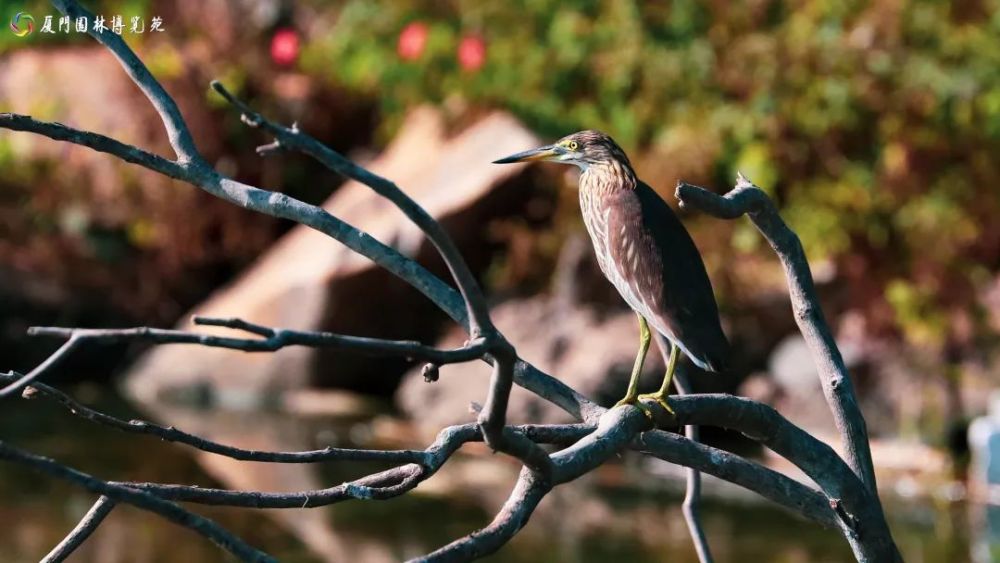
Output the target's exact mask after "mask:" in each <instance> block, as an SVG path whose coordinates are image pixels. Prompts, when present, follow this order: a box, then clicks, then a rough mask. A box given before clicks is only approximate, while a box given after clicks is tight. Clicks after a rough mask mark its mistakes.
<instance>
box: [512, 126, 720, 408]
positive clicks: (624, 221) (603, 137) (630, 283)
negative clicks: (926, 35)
mask: <svg viewBox="0 0 1000 563" xmlns="http://www.w3.org/2000/svg"><path fill="white" fill-rule="evenodd" d="M531 161H547V162H556V163H561V164H569V165H575V166H577V167H578V168H579V169H580V171H581V174H580V179H579V196H580V211H581V213H582V215H583V222H584V224H585V225H586V228H587V232H588V234H589V235H590V239H591V242H592V243H593V246H594V252H595V254H596V255H597V264H598V266H599V267H600V269H601V272H602V273H603V274H604V276H605V277H606V278H607V279H608V281H610V282H611V284H612V285H614V286H615V288H616V289H617V290H618V293H619V294H620V295H621V297H622V299H624V300H625V302H626V303H627V304H628V305H629V307H631V308H632V310H633V311H635V314H636V316H637V317H638V322H639V351H638V353H637V354H636V359H635V362H634V364H633V365H632V373H631V375H630V377H629V383H628V389H627V391H626V392H625V397H624V398H622V400H620V401H618V403H616V405H615V406H619V405H623V404H631V405H635V406H637V407H639V408H640V409H642V410H644V411H646V414H647V415H649V416H652V415H651V411H649V410H648V409H647V408H645V407H644V406H643V404H642V401H643V400H644V399H652V400H653V401H655V402H657V403H659V404H660V405H661V406H663V408H664V409H666V411H667V412H669V413H671V414H673V412H674V411H673V409H672V408H671V407H670V405H669V404H668V403H667V400H666V399H667V396H668V393H669V388H670V384H671V382H672V380H673V376H674V371H675V370H676V367H677V360H678V352H683V353H684V355H685V356H687V357H688V358H689V359H690V360H691V361H692V362H693V363H694V364H695V365H697V366H698V367H700V368H702V369H703V370H706V371H710V372H716V373H724V372H725V371H726V370H727V369H728V365H729V356H730V346H729V341H728V340H727V338H726V335H725V333H724V332H723V330H722V324H721V322H720V319H719V307H718V304H717V303H716V300H715V293H714V291H713V289H712V282H711V280H710V279H709V277H708V272H706V271H705V263H704V262H703V261H702V259H701V254H700V253H699V252H698V248H697V247H696V246H695V243H694V241H693V240H692V238H691V235H690V234H689V233H688V231H687V229H685V228H684V225H683V224H682V223H681V221H680V219H679V218H678V217H677V215H676V214H675V213H674V211H673V210H672V209H671V208H670V206H669V205H668V204H667V202H666V201H664V200H663V198H661V197H660V196H659V195H658V194H657V193H656V191H654V190H653V188H651V187H649V185H648V184H646V183H645V182H643V181H642V180H639V178H638V177H637V176H636V173H635V170H634V169H633V168H632V164H631V162H630V161H629V159H628V156H627V155H626V154H625V151H623V150H622V149H621V147H619V146H618V143H616V142H615V141H614V140H613V139H612V138H611V137H610V136H608V135H607V134H605V133H602V132H600V131H596V130H586V131H579V132H577V133H573V134H571V135H567V136H565V137H563V138H562V139H559V140H558V141H556V142H555V143H553V144H551V145H545V146H542V147H538V148H535V149H531V150H527V151H524V152H519V153H516V154H513V155H510V156H507V157H505V158H501V159H498V160H495V161H494V164H509V163H514V162H531ZM650 325H651V326H652V327H653V329H655V330H656V331H657V332H659V333H660V334H662V335H663V336H664V337H666V339H667V340H668V341H669V342H670V356H669V359H668V360H667V369H666V373H665V374H664V376H663V382H662V384H661V385H660V389H659V390H658V391H657V392H655V393H647V394H642V395H640V394H639V390H638V387H639V374H640V372H641V371H642V365H643V362H644V361H645V358H646V353H647V351H648V350H649V341H650V336H651V333H650V330H649V327H650Z"/></svg>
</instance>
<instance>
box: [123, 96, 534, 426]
mask: <svg viewBox="0 0 1000 563" xmlns="http://www.w3.org/2000/svg"><path fill="white" fill-rule="evenodd" d="M537 143H538V140H537V139H536V138H535V137H534V136H533V135H532V134H531V133H530V132H529V131H527V130H526V129H525V128H524V127H523V126H521V125H520V124H519V123H518V122H517V121H516V120H514V119H513V118H512V117H510V116H508V115H506V114H502V113H494V114H491V115H489V116H487V117H485V118H483V119H482V120H480V121H479V122H477V123H475V124H474V125H472V126H471V127H469V128H468V129H466V130H465V131H463V132H462V133H460V134H459V135H457V136H455V137H453V138H449V137H447V136H446V134H445V128H444V125H443V120H442V117H441V116H440V115H439V113H438V112H436V111H435V110H431V109H426V108H424V109H419V110H417V111H415V112H414V113H412V114H411V115H410V116H409V118H408V119H407V120H406V122H405V123H404V125H403V126H402V128H401V130H400V133H399V134H398V136H397V137H396V138H395V139H394V140H393V142H392V143H391V145H390V146H389V147H388V148H387V149H386V150H385V152H384V153H383V154H382V155H380V156H379V157H378V158H377V159H375V160H374V162H372V163H371V164H370V165H369V168H370V169H371V170H373V171H374V172H375V173H377V174H380V175H382V176H385V177H387V178H389V179H391V180H393V181H395V182H396V183H397V184H398V185H399V186H400V187H401V188H403V189H404V190H406V192H407V193H408V194H409V195H410V196H411V197H413V198H414V199H415V200H416V201H417V202H418V203H420V204H421V205H423V206H424V207H425V208H426V209H427V211H428V212H429V213H430V214H431V215H432V216H434V217H435V218H437V219H439V220H440V221H442V223H443V224H444V226H445V227H446V228H447V229H448V230H449V232H451V233H452V234H453V236H454V237H456V242H457V244H458V245H459V248H460V250H462V251H463V254H464V255H465V256H466V257H467V259H468V260H469V262H470V266H471V267H472V268H473V269H474V270H477V271H482V270H483V269H485V268H486V267H487V266H488V264H489V263H490V260H491V258H490V256H489V255H488V254H486V253H484V251H483V249H485V248H489V244H488V241H487V236H488V235H487V233H486V232H485V231H486V229H484V228H483V227H482V226H483V225H485V224H486V223H487V222H488V221H489V219H491V218H495V217H497V216H502V215H503V214H508V215H510V214H515V213H517V212H518V211H517V210H518V209H519V205H522V204H523V201H524V199H525V190H527V189H529V186H528V185H527V183H523V182H522V183H520V184H518V183H511V182H509V180H511V179H512V178H514V177H515V176H516V175H518V174H519V173H520V171H521V170H522V167H520V166H514V167H508V166H491V165H489V162H490V161H491V160H493V159H495V158H496V157H497V156H498V155H503V154H508V153H511V152H514V151H517V150H521V149H523V148H524V147H527V146H533V145H535V144H537ZM501 186H503V187H504V189H500V188H501ZM324 208H325V209H327V210H328V211H330V212H331V213H333V214H334V215H336V216H337V217H339V218H340V219H342V220H344V221H346V222H348V223H350V224H352V225H354V226H356V227H358V228H360V229H363V230H364V231H366V232H367V233H368V234H369V235H371V236H373V237H375V238H377V239H379V240H381V241H383V242H386V243H387V244H391V245H394V246H395V247H397V248H399V249H400V250H401V251H403V252H404V253H406V254H409V255H411V256H413V257H416V258H417V259H418V260H420V261H421V262H423V263H425V264H427V265H428V267H429V268H430V269H431V270H432V271H435V272H437V273H439V275H443V276H447V273H446V272H445V270H444V267H443V264H442V263H441V261H440V259H439V258H438V257H437V256H436V255H435V253H434V252H433V249H431V248H430V245H429V244H427V243H426V242H425V240H424V237H423V235H422V233H421V232H420V231H419V230H418V229H417V228H416V227H414V226H413V225H412V224H410V223H409V222H408V221H407V220H406V219H405V217H404V216H403V215H402V213H401V212H400V211H398V210H397V209H396V208H395V207H394V206H393V205H392V204H391V203H390V202H388V201H386V200H384V199H383V198H381V197H379V196H378V195H376V194H375V193H374V192H373V191H372V190H371V189H369V188H368V187H367V186H364V185H361V184H359V183H356V182H349V183H347V184H345V185H344V186H343V187H341V188H340V189H338V190H337V192H336V193H335V194H334V195H333V196H332V197H331V198H329V199H328V200H327V201H326V203H324ZM190 313H191V314H192V315H194V314H197V315H206V316H223V317H231V316H238V317H242V318H244V319H247V320H249V321H252V322H256V323H260V324H264V325H269V326H275V327H284V328H294V329H300V330H320V329H321V330H330V331H335V332H342V333H349V334H362V335H365V336H373V337H385V338H406V339H419V340H423V341H433V340H434V339H435V338H436V337H437V335H438V334H439V332H440V326H441V324H442V323H443V322H444V320H445V319H444V317H443V315H442V314H441V313H440V312H439V311H437V310H436V308H435V307H434V306H433V304H431V303H430V302H429V301H428V300H427V299H426V298H425V297H423V296H422V295H420V294H419V293H418V292H416V290H413V289H412V288H410V287H409V286H407V285H406V284H405V283H404V282H402V281H400V280H398V279H396V278H394V277H393V276H392V275H391V274H389V273H387V272H385V271H383V270H381V269H380V268H377V267H376V266H375V265H374V264H373V263H372V262H371V261H370V260H368V259H367V258H365V257H363V256H360V255H357V254H355V253H354V252H352V251H350V250H349V249H347V248H346V247H344V246H342V245H340V244H339V243H337V242H336V241H333V240H331V239H330V238H328V237H327V236H326V235H324V234H322V233H320V232H318V231H315V230H313V229H311V228H307V227H303V226H298V227H296V228H294V229H292V230H291V231H290V232H289V233H288V234H287V235H285V236H284V237H283V238H282V239H280V240H279V241H278V242H277V243H275V244H274V246H273V247H272V248H271V249H270V250H268V252H267V253H265V254H264V255H263V256H261V257H260V258H259V259H258V260H257V261H256V263H254V264H253V265H252V266H251V267H250V268H248V269H247V271H245V272H244V273H243V274H242V275H240V276H239V277H238V278H237V279H236V280H235V281H233V282H232V283H230V284H228V285H227V286H225V287H223V288H221V289H220V290H218V291H217V292H216V293H215V294H214V295H212V296H211V297H210V298H209V299H208V300H206V301H205V302H203V303H202V304H200V305H198V306H196V307H195V308H194V309H193V310H192V311H191V312H190ZM179 328H182V329H188V330H190V329H193V328H194V327H193V326H192V325H191V324H190V323H189V322H187V321H185V322H182V323H181V324H180V325H179ZM198 330H205V331H208V330H210V329H204V328H198ZM223 332H226V331H224V330H223ZM229 333H230V334H231V331H230V332H229ZM404 362H405V360H404V359H401V358H374V359H373V358H369V357H360V356H357V355H354V354H350V353H346V352H333V351H329V350H325V351H324V350H313V349H308V348H286V349H283V350H280V351H278V352H277V353H273V354H272V353H257V354H249V353H242V352H238V351H231V350H224V349H219V348H206V347H197V346H161V347H156V348H154V349H153V350H152V351H150V352H149V353H148V354H147V355H145V356H144V357H143V358H141V359H140V361H139V362H137V364H136V365H135V367H134V368H133V369H131V370H130V372H129V373H128V376H127V388H128V390H129V391H130V392H131V393H132V394H133V395H134V396H135V397H137V398H139V399H140V400H144V401H150V400H154V399H157V398H165V397H183V396H186V395H187V396H190V395H192V394H193V395H194V396H200V397H209V398H210V399H212V401H213V402H214V403H216V404H223V405H226V406H230V407H247V408H252V407H255V406H258V405H260V404H261V403H264V402H270V401H271V400H273V399H274V398H276V397H278V396H279V395H280V392H281V391H283V390H288V389H298V388H303V387H306V386H310V385H316V386H321V387H344V388H349V389H353V390H357V391H362V392H369V393H375V394H388V393H391V392H392V390H393V389H395V387H396V385H397V383H398V381H399V377H400V375H401V374H402V373H403V372H404V370H405V368H406V364H405V363H404Z"/></svg>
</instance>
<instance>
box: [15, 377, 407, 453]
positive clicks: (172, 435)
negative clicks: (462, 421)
mask: <svg viewBox="0 0 1000 563" xmlns="http://www.w3.org/2000/svg"><path fill="white" fill-rule="evenodd" d="M16 376H17V374H6V375H5V374H0V380H7V379H13V378H15V377H16ZM30 388H31V389H34V390H35V393H34V394H32V398H35V397H46V398H49V399H52V400H54V401H56V402H57V403H59V404H61V405H62V406H64V407H65V408H66V409H67V410H68V411H69V412H71V413H73V414H75V415H76V416H79V417H80V418H83V419H85V420H89V421H91V422H96V423H98V424H103V425H105V426H109V427H111V428H115V429H118V430H122V431H124V432H129V433H134V434H148V435H151V436H156V437H158V438H160V439H162V440H166V441H168V442H176V443H178V444H185V445H188V446H191V447H194V448H197V449H199V450H201V451H203V452H208V453H213V454H218V455H221V456H225V457H228V458H232V459H238V460H241V461H258V462H270V463H315V462H320V461H385V462H389V463H423V462H424V459H425V457H426V455H425V453H424V452H423V451H421V450H359V449H351V448H324V449H322V450H311V451H301V452H266V451H259V450H245V449H242V448H235V447H233V446H227V445H225V444H220V443H218V442H213V441H211V440H206V439H204V438H202V437H200V436H196V435H194V434H189V433H187V432H184V431H182V430H178V429H177V428H174V427H173V426H160V425H158V424H154V423H152V422H146V421H144V420H128V421H126V420H122V419H120V418H116V417H113V416H110V415H107V414H104V413H102V412H100V411H97V410H94V409H92V408H90V407H87V406H85V405H82V404H80V403H79V402H77V401H75V400H74V399H73V398H72V397H70V396H69V395H67V394H65V393H63V392H62V391H59V390H58V389H56V388H54V387H51V386H49V385H45V384H44V383H35V384H33V385H32V386H31V387H30Z"/></svg>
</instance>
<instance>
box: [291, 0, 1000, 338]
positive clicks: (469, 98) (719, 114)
mask: <svg viewBox="0 0 1000 563" xmlns="http://www.w3.org/2000/svg"><path fill="white" fill-rule="evenodd" d="M319 22H320V24H321V25H320V24H317V25H316V27H315V29H314V33H312V34H311V35H312V38H311V40H310V41H308V42H307V43H306V45H307V46H306V52H305V56H304V68H305V69H306V70H307V71H308V72H309V73H310V74H312V75H316V76H326V77H327V78H328V79H329V80H332V81H334V82H335V83H337V84H341V85H346V86H347V87H349V88H352V89H355V90H356V91H360V92H364V93H367V94H369V95H371V96H373V97H375V98H377V100H378V103H380V104H381V108H382V111H383V113H384V117H385V121H384V123H385V124H387V125H386V126H387V127H388V128H390V129H391V128H392V127H393V125H394V124H396V123H398V122H399V120H400V118H401V116H402V115H403V113H404V112H405V111H406V110H407V109H408V108H410V107H412V106H414V105H416V104H420V103H426V102H427V101H428V100H430V101H432V102H437V103H440V104H444V105H445V106H446V107H459V108H473V109H474V108H477V107H479V108H487V107H503V108H508V109H510V110H511V111H513V112H514V113H516V114H517V115H518V116H520V117H521V118H522V119H523V120H525V122H526V123H528V124H529V125H530V126H532V127H533V128H535V129H536V130H538V131H539V132H541V133H543V134H544V135H546V136H548V137H557V136H561V135H564V134H566V133H569V132H572V131H575V130H578V129H584V128H599V129H603V130H606V131H608V132H609V133H611V134H612V135H613V136H614V137H615V138H616V139H617V140H618V141H619V142H620V143H621V144H622V145H623V146H624V147H625V149H626V150H627V151H629V152H630V154H632V155H633V161H634V163H635V164H636V166H637V168H638V169H639V171H640V175H642V176H643V177H644V178H646V179H647V181H649V182H650V183H651V184H654V185H655V186H656V187H657V188H658V189H660V190H662V191H663V192H664V193H667V191H668V190H670V189H671V188H672V186H673V184H674V182H675V180H676V179H677V178H684V179H685V180H688V181H693V182H705V183H709V184H711V185H713V186H725V185H731V182H732V178H733V176H734V174H735V171H736V170H738V169H739V170H742V171H744V172H745V173H746V174H747V175H748V176H749V177H750V178H751V179H753V180H755V181H756V182H757V183H758V184H760V185H761V186H762V187H764V188H765V189H767V190H768V191H769V192H771V193H772V195H774V196H775V197H776V198H777V200H778V201H779V203H780V204H781V206H782V208H783V213H784V215H785V217H786V218H787V220H788V221H789V223H790V224H791V225H792V226H793V228H794V229H795V230H796V231H797V232H798V233H799V234H800V236H801V237H802V240H803V242H804V244H805V246H806V248H807V252H808V253H809V255H810V257H811V258H812V259H813V260H830V261H833V263H834V264H835V265H837V266H839V268H838V270H837V273H838V276H839V279H840V280H841V281H843V282H845V283H846V284H848V286H849V287H851V286H857V287H864V288H865V291H858V292H856V294H857V295H871V300H870V302H868V303H863V302H862V303H856V304H855V305H857V306H859V307H862V308H871V309H874V310H878V309H880V308H881V309H888V311H889V314H888V315H883V317H888V319H889V320H888V321H887V322H884V323H883V326H881V327H880V328H882V329H899V330H901V331H902V332H903V334H905V335H906V336H907V337H909V338H910V339H911V341H913V342H915V343H920V344H922V345H926V344H931V345H943V344H946V343H948V341H949V340H950V339H954V338H956V335H954V334H952V333H951V332H950V331H949V330H948V323H946V322H945V321H944V319H946V317H947V315H946V313H948V312H952V311H955V310H957V311H968V310H970V308H975V306H976V305H975V302H976V295H977V291H978V290H979V289H981V288H980V287H978V286H977V283H980V282H982V283H985V282H986V281H988V280H989V279H990V278H992V276H993V274H995V272H996V270H997V267H998V266H1000V224H998V222H997V221H996V220H995V217H996V216H997V214H998V212H1000V191H998V190H997V189H996V188H995V187H994V186H993V182H992V180H993V179H994V178H996V177H997V175H998V172H1000V170H998V167H1000V161H998V160H997V159H996V155H997V154H998V149H1000V72H997V68H1000V41H998V40H997V38H998V36H1000V10H998V2H997V1H996V0H963V1H959V2H944V1H920V2H903V1H900V0H878V1H875V2H856V1H855V2H840V1H834V0H808V1H797V2H781V1H768V0H756V1H752V2H739V3H730V2H699V1H694V0H674V1H670V2H642V1H640V0H626V1H610V0H609V1H596V0H595V1H587V2H558V1H555V0H520V1H514V2H471V1H469V2H418V1H414V0H405V1H401V2H393V3H373V2H369V1H364V0H350V1H348V2H346V3H345V4H344V5H343V6H342V8H339V11H338V12H337V15H336V18H335V20H333V24H332V26H330V25H329V24H330V23H331V22H330V21H327V20H325V19H320V20H319ZM414 25H418V26H420V27H421V28H422V31H424V32H425V35H426V37H425V38H424V41H422V42H418V44H417V46H419V47H420V49H419V56H416V57H414V56H413V52H412V51H413V45H409V46H408V48H409V49H410V51H408V52H406V53H405V54H406V55H407V56H402V55H403V54H404V51H403V45H402V44H401V40H402V37H401V34H402V33H403V32H404V30H408V29H410V30H412V27H413V26H414ZM469 38H475V39H477V40H479V39H481V40H482V41H483V42H484V43H485V53H486V56H485V61H484V63H483V65H482V66H481V67H480V68H476V69H473V70H470V69H469V68H467V67H466V66H464V65H463V64H462V62H461V60H460V56H459V55H458V52H459V50H460V48H461V47H460V45H461V44H462V42H463V41H465V40H468V39H469ZM725 228H727V229H730V230H729V231H727V232H728V233H729V241H728V244H725V245H724V246H723V247H713V248H708V249H703V250H706V251H707V252H708V253H709V254H711V253H713V252H714V253H722V255H723V256H727V257H728V258H729V259H730V260H732V259H739V258H740V255H741V254H745V253H749V252H758V251H759V250H760V245H759V243H755V242H754V241H755V240H758V239H756V238H754V237H752V236H750V235H751V234H752V228H751V227H749V226H747V225H745V224H737V225H734V226H733V227H725ZM733 248H735V249H736V250H735V252H736V253H737V254H736V255H735V256H733V255H731V253H732V252H733V250H732V249H733ZM708 260H709V262H710V263H711V262H713V258H712V256H709V257H708ZM900 280H905V281H900ZM741 282H751V283H752V280H741ZM872 285H874V286H876V287H878V288H882V290H879V291H876V292H872V291H871V286H872ZM875 317H876V318H877V317H878V315H875ZM876 324H877V323H876Z"/></svg>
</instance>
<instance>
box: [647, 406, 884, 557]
mask: <svg viewBox="0 0 1000 563" xmlns="http://www.w3.org/2000/svg"><path fill="white" fill-rule="evenodd" d="M670 406H671V407H673V409H674V412H675V416H676V420H677V421H678V422H680V423H682V424H701V425H713V426H720V427H723V428H730V429H732V430H738V431H740V432H742V433H743V434H745V435H746V436H748V437H750V438H752V439H754V440H757V441H759V442H761V443H762V444H764V445H766V446H767V447H769V448H770V449H771V450H773V451H774V452H775V453H777V454H779V455H781V456H782V457H784V458H785V459H787V460H789V461H791V462H792V463H793V464H795V465H796V466H797V467H798V468H799V469H801V470H802V471H804V472H805V473H806V475H808V476H809V478H810V479H812V480H813V481H815V482H816V484H817V485H819V487H820V488H821V489H822V490H823V492H824V493H825V494H826V495H827V497H828V498H829V499H830V502H835V503H837V504H838V506H841V507H842V508H843V510H842V511H841V513H842V514H844V515H845V516H846V518H842V527H843V529H844V532H845V535H846V537H847V539H848V541H849V542H850V543H851V545H852V548H854V550H855V554H856V555H858V558H859V560H869V558H871V559H870V560H873V561H896V560H900V555H899V552H898V550H897V548H896V544H895V543H894V542H893V540H892V534H891V533H890V531H889V527H888V525H887V524H886V521H885V515H884V514H883V513H882V506H881V504H880V503H879V502H878V501H877V500H876V499H875V498H873V497H874V496H875V495H873V494H872V493H871V492H869V491H868V489H867V488H866V487H865V486H864V484H863V483H862V482H861V481H860V480H859V479H858V478H857V475H855V474H854V472H853V471H852V470H851V468H850V467H849V466H848V465H847V464H846V463H844V461H843V460H842V459H841V458H840V456H838V455H837V453H836V452H835V451H834V450H833V448H831V447H830V446H829V445H827V444H825V443H823V442H822V441H820V440H818V439H817V438H815V437H813V436H812V435H810V434H809V433H808V432H806V431H804V430H802V429H801V428H799V427H798V426H795V425H794V424H792V423H791V422H789V421H788V420H787V419H785V418H784V417H782V416H781V415H780V414H779V413H778V412H777V411H776V410H774V409H773V408H772V407H770V406H768V405H764V404H761V403H757V402H754V401H751V400H750V399H746V398H743V397H734V396H732V395H721V394H720V395H689V396H685V397H671V399H670ZM651 408H660V409H661V410H662V407H651ZM662 414H666V413H662ZM862 533H863V534H864V537H863V538H862V537H861V535H862Z"/></svg>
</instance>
